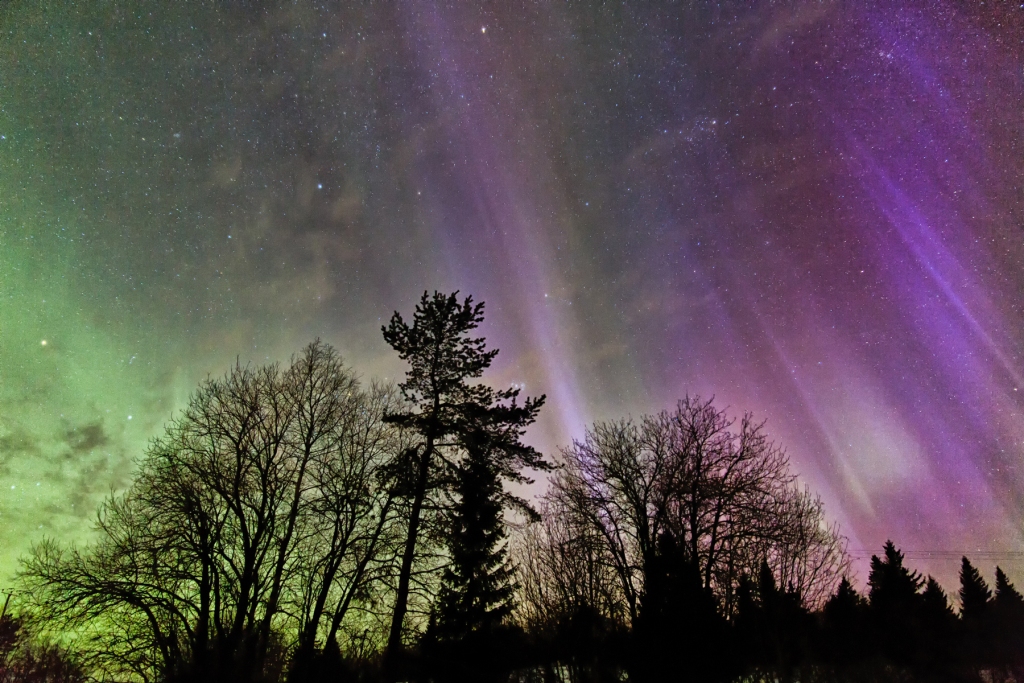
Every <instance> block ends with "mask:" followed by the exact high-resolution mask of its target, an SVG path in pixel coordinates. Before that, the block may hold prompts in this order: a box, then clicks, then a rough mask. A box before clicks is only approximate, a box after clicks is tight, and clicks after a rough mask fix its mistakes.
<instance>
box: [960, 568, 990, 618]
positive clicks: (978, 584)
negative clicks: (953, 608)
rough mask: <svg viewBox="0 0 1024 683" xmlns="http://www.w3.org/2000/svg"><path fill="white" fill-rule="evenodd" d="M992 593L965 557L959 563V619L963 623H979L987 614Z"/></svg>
mask: <svg viewBox="0 0 1024 683" xmlns="http://www.w3.org/2000/svg"><path fill="white" fill-rule="evenodd" d="M991 599H992V591H991V590H989V587H988V584H987V583H985V579H983V578H982V577H981V573H980V572H979V571H978V570H977V569H976V568H975V567H974V565H973V564H971V561H970V560H968V559H967V558H966V557H964V558H962V559H961V561H960V618H961V619H963V621H964V623H981V621H983V620H984V618H985V616H986V615H987V613H988V608H989V601H990V600H991Z"/></svg>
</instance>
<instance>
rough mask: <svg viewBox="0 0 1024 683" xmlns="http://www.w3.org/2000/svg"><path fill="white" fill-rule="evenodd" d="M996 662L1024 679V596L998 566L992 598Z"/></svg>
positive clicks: (1017, 677) (1017, 678)
mask: <svg viewBox="0 0 1024 683" xmlns="http://www.w3.org/2000/svg"><path fill="white" fill-rule="evenodd" d="M992 612H993V614H992V622H993V630H994V632H995V634H994V635H995V638H994V641H995V642H994V647H995V650H996V661H997V662H998V663H999V664H1000V665H1001V666H1003V667H1006V668H1008V669H1010V670H1011V671H1012V672H1013V673H1014V678H1015V679H1016V680H1022V679H1024V597H1022V596H1021V594H1020V593H1019V592H1018V591H1017V589H1016V588H1014V587H1013V584H1012V583H1010V580H1009V579H1008V578H1007V577H1006V574H1004V573H1003V570H1002V569H1000V568H999V567H996V590H995V597H994V598H993V599H992Z"/></svg>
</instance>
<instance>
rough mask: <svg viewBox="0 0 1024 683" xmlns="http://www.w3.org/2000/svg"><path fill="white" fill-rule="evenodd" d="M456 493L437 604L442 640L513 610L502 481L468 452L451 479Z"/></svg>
mask: <svg viewBox="0 0 1024 683" xmlns="http://www.w3.org/2000/svg"><path fill="white" fill-rule="evenodd" d="M455 491H456V494H457V496H458V502H457V503H456V506H455V511H454V512H455V514H454V515H453V517H454V520H453V525H452V526H453V528H452V531H451V536H450V539H449V551H450V553H451V564H450V565H449V566H448V568H447V569H446V570H445V574H444V578H443V581H442V588H441V595H440V598H439V600H438V603H439V608H438V617H437V632H438V637H439V638H440V639H442V640H457V639H461V638H464V637H466V636H467V635H469V634H471V633H476V632H488V631H493V630H494V629H495V628H496V627H497V626H499V625H500V624H501V623H502V622H503V621H504V620H505V618H506V617H508V615H509V614H510V613H511V612H512V607H513V603H512V597H513V592H514V582H513V573H514V572H513V568H512V566H511V564H510V563H509V561H508V557H507V553H506V548H505V536H506V534H505V526H504V519H503V515H502V501H501V493H502V488H501V482H500V481H498V477H497V475H496V473H495V471H494V469H493V467H492V466H491V463H490V462H489V461H488V459H487V458H486V457H485V455H484V453H482V452H481V451H480V450H479V449H474V450H470V452H469V456H468V457H467V459H466V462H465V463H464V465H463V466H462V467H461V468H460V470H459V472H458V474H457V476H456V483H455Z"/></svg>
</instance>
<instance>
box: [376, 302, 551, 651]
mask: <svg viewBox="0 0 1024 683" xmlns="http://www.w3.org/2000/svg"><path fill="white" fill-rule="evenodd" d="M483 310H484V305H483V303H478V304H474V303H473V300H472V297H468V296H467V297H466V298H465V300H464V301H462V302H461V303H460V302H459V300H458V292H454V293H452V294H449V295H443V294H440V293H438V292H434V294H433V295H432V296H431V295H429V294H428V293H427V292H424V293H423V296H422V297H421V299H420V302H419V304H417V306H416V310H415V312H414V314H413V321H412V324H411V325H410V324H408V323H406V322H405V321H404V320H403V319H402V316H401V315H400V314H399V313H398V312H395V314H394V315H393V316H392V318H391V321H390V323H389V324H388V326H387V327H384V328H382V331H383V334H384V339H385V341H387V343H388V344H389V345H391V347H392V348H394V349H395V350H396V351H397V352H398V355H399V358H401V359H402V360H404V361H407V362H408V363H409V370H408V372H407V374H406V378H405V381H404V382H402V383H401V384H400V385H399V387H400V389H401V391H402V395H403V396H404V397H405V399H406V401H407V402H408V404H409V406H410V408H409V409H408V410H405V411H401V412H396V413H394V414H392V415H390V416H389V417H388V420H389V421H391V422H393V423H395V424H397V425H400V426H401V427H403V428H406V429H409V430H411V431H412V432H414V433H416V434H417V435H418V436H419V438H420V442H419V443H418V444H417V445H416V446H415V447H413V448H412V449H411V450H410V451H409V452H408V460H409V476H408V484H409V485H408V489H407V491H406V496H407V497H408V499H409V500H410V501H411V507H410V511H409V517H408V522H407V530H406V538H405V545H404V549H403V551H402V561H401V566H400V569H399V576H398V585H397V591H396V597H395V607H394V611H393V613H392V618H391V627H390V630H389V634H388V641H387V650H388V653H389V660H390V661H392V662H393V661H394V658H395V656H396V655H397V653H398V652H400V650H401V647H402V635H403V628H404V624H405V617H406V614H407V612H408V605H409V594H410V581H411V578H412V570H413V563H414V560H415V557H416V552H417V546H418V543H419V541H420V525H421V516H422V513H423V507H424V503H425V502H426V500H427V495H428V493H429V492H430V491H431V489H432V488H433V489H435V490H437V491H438V493H439V494H441V495H444V494H450V493H451V492H452V488H453V486H454V482H455V481H458V476H457V474H456V473H457V472H460V471H462V472H468V471H470V470H472V471H473V472H474V474H473V475H472V476H476V477H482V476H485V473H486V472H491V473H493V476H494V478H495V479H499V480H500V479H501V478H503V479H507V480H511V481H517V482H526V481H528V480H527V479H526V478H525V477H524V476H523V475H522V474H521V470H522V468H524V467H529V468H533V469H548V468H549V467H550V466H549V465H548V464H547V463H546V462H545V461H544V460H543V459H542V457H541V456H540V454H539V453H537V452H536V451H535V450H534V449H533V448H530V447H528V446H525V445H523V444H522V443H521V442H520V440H519V439H520V436H521V435H522V432H523V430H524V429H525V427H526V426H527V425H529V424H530V423H532V422H533V420H534V419H535V418H536V415H537V412H538V411H539V410H540V408H541V406H542V405H543V403H544V397H543V396H541V397H539V398H531V399H527V400H526V401H525V403H524V404H522V405H520V404H518V403H517V398H518V395H519V390H518V389H507V390H494V389H491V388H490V387H487V386H485V385H482V384H470V383H469V380H472V379H476V378H478V377H480V376H482V375H483V372H484V370H486V369H487V368H488V367H489V366H490V365H491V362H492V361H493V360H494V357H495V356H496V355H497V353H498V351H497V350H496V349H494V350H488V349H487V347H486V343H485V340H484V339H483V338H480V337H471V336H470V334H471V333H472V332H473V330H475V329H476V328H477V327H478V326H479V324H480V322H481V321H482V320H483ZM474 449H475V450H476V451H477V452H475V453H474V457H477V458H479V463H478V464H476V465H473V466H472V467H469V468H463V469H462V470H459V467H458V464H459V460H460V458H461V456H462V455H463V454H465V453H466V452H467V451H468V452H470V453H473V451H474ZM480 467H483V469H479V468H480ZM474 468H476V469H474ZM467 476H469V475H467ZM486 476H491V475H490V474H486ZM467 482H468V480H463V483H464V484H465V483H467ZM478 483H481V482H478ZM475 495H476V494H474V496H475ZM485 497H486V496H485ZM492 497H494V498H497V499H500V500H502V501H504V502H506V503H509V504H514V505H519V507H521V508H523V509H528V506H526V505H525V503H522V501H520V500H519V499H517V498H514V497H512V496H506V495H504V494H501V495H499V494H498V493H497V492H496V491H493V492H492ZM474 500H476V499H475V498H474V497H473V496H471V498H470V500H469V501H465V502H466V504H467V505H471V504H472V503H473V501H474ZM520 503H522V504H520ZM467 512H469V510H467ZM480 513H481V510H480V509H477V510H475V511H472V514H480ZM475 523H476V522H470V521H469V520H468V519H463V520H462V521H461V522H459V523H458V524H461V525H462V530H463V531H467V530H468V529H469V528H470V526H472V525H473V524H475ZM479 531H480V530H477V531H474V533H478V532H479ZM485 536H486V534H485ZM482 538H483V537H482V536H479V534H478V537H477V538H475V539H474V540H473V542H474V543H478V544H479V543H483V542H484V541H483V540H482ZM456 545H457V543H456ZM477 551H479V548H477ZM456 552H460V553H461V552H462V549H459V550H458V551H456ZM467 553H468V550H467ZM478 554H479V553H478ZM462 559H464V560H466V561H469V560H470V559H471V558H470V556H469V554H466V555H464V556H462ZM487 561H488V562H489V561H490V560H487ZM453 571H454V572H459V573H460V574H463V575H462V576H458V575H456V574H454V573H453V574H452V578H453V581H455V583H453V584H450V585H449V588H450V589H451V590H452V591H456V584H458V583H459V582H460V581H468V580H469V578H470V576H472V575H474V573H475V575H476V576H477V577H479V574H480V571H481V569H480V566H477V567H476V568H471V567H469V566H468V565H467V566H462V567H457V568H456V569H454V570H453ZM468 585H469V584H468V583H464V584H462V586H461V588H467V587H468ZM474 585H476V584H474ZM456 592H457V591H456ZM447 600H448V604H449V605H452V607H450V608H449V609H455V607H454V605H456V604H457V603H458V600H457V599H456V597H455V594H454V593H451V594H450V595H449V597H448V598H447ZM464 626H466V627H468V626H469V625H468V624H465V625H464Z"/></svg>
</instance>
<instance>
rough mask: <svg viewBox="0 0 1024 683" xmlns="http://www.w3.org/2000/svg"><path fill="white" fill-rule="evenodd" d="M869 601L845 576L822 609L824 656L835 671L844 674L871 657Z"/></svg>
mask: <svg viewBox="0 0 1024 683" xmlns="http://www.w3.org/2000/svg"><path fill="white" fill-rule="evenodd" d="M867 607H868V603H867V600H865V599H864V597H863V596H862V595H860V594H859V593H858V592H857V591H856V590H855V589H854V587H853V585H852V584H851V583H850V581H849V579H847V578H846V577H845V576H844V577H843V579H842V580H841V581H840V582H839V587H838V588H837V589H836V593H835V595H833V596H832V597H831V598H829V601H828V602H827V603H825V607H824V608H823V609H822V629H821V638H822V642H821V646H820V650H821V656H822V658H823V659H824V660H825V661H826V662H828V663H829V664H831V665H832V667H833V668H834V669H837V670H839V671H845V670H847V669H849V668H851V667H852V666H854V665H855V664H858V663H860V662H862V661H864V660H866V659H869V658H870V655H871V653H870V651H869V648H868V643H867V641H866V638H865V636H866V634H867Z"/></svg>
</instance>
